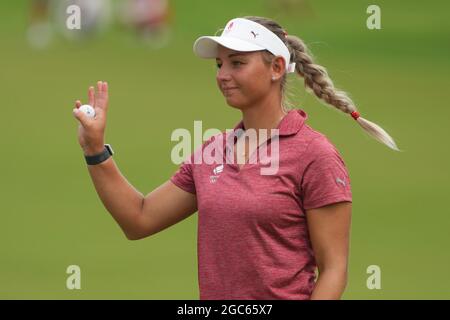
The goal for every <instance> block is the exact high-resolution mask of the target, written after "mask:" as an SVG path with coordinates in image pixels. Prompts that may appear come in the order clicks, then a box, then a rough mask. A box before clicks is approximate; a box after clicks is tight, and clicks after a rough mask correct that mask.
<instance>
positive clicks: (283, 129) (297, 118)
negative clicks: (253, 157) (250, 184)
mask: <svg viewBox="0 0 450 320" xmlns="http://www.w3.org/2000/svg"><path fill="white" fill-rule="evenodd" d="M306 119H308V114H307V113H306V112H305V111H304V110H302V109H292V110H289V111H288V113H287V114H286V115H285V116H284V117H283V119H281V121H280V123H279V124H278V126H277V129H278V130H279V131H278V136H280V137H281V136H289V135H293V134H296V133H297V132H298V131H299V130H300V129H301V128H302V127H303V124H304V123H305V121H306ZM238 129H242V131H241V132H240V134H243V132H244V131H243V130H244V121H243V120H241V121H239V123H238V124H237V125H236V126H235V127H234V129H233V131H232V132H231V133H230V135H228V133H227V134H226V135H225V136H226V143H225V146H224V149H225V152H224V154H223V158H224V161H225V159H226V157H231V150H232V148H233V145H234V144H235V143H236V141H237V139H238V138H239V136H240V134H239V132H238V133H236V132H235V131H236V130H238Z"/></svg>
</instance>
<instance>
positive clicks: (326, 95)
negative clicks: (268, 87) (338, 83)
mask: <svg viewBox="0 0 450 320" xmlns="http://www.w3.org/2000/svg"><path fill="white" fill-rule="evenodd" d="M244 18H245V19H248V20H252V21H254V22H257V23H259V24H261V25H263V26H264V27H266V28H267V29H269V30H271V31H272V32H273V33H275V34H276V35H277V36H278V37H279V38H280V39H281V40H282V41H283V42H284V43H285V44H286V46H287V47H288V49H289V52H290V53H291V62H295V63H296V65H295V69H296V71H297V73H298V74H299V75H300V76H301V77H302V78H304V81H305V88H306V90H307V91H309V92H313V93H314V94H315V95H316V96H317V97H318V98H319V99H321V100H323V101H325V102H326V103H328V104H329V105H332V106H334V107H335V108H337V109H339V110H341V111H342V112H344V113H348V114H350V115H351V116H352V117H353V118H354V119H355V120H356V121H357V122H358V124H359V125H360V126H361V127H362V128H363V129H364V130H365V131H366V132H367V133H368V134H369V135H370V136H372V137H373V138H374V139H375V140H377V141H379V142H381V143H383V144H385V145H387V146H388V147H389V148H391V149H393V150H396V151H401V150H399V149H398V147H397V145H396V144H395V142H394V139H392V137H391V136H390V135H389V134H388V133H387V132H386V131H385V130H384V129H383V128H381V127H380V126H378V125H377V124H375V123H373V122H371V121H369V120H367V119H364V118H363V117H361V116H359V113H358V112H357V110H356V106H355V104H354V102H353V101H352V99H350V97H349V96H348V95H347V93H345V92H344V91H340V90H337V89H336V88H335V87H334V84H333V81H332V80H331V78H330V77H329V75H328V72H327V70H326V69H325V68H324V67H322V66H320V65H318V64H315V63H314V61H313V58H312V54H311V53H310V52H309V50H308V48H307V46H306V45H305V43H304V42H303V41H302V40H301V39H300V38H298V37H296V36H292V35H288V34H287V33H286V31H285V30H283V28H282V27H281V26H280V25H279V24H278V23H276V22H275V21H273V20H270V19H267V18H263V17H255V16H247V17H244ZM263 57H265V60H266V62H271V60H272V59H273V55H272V54H271V53H270V52H268V51H267V52H265V54H264V55H263ZM286 84H287V80H286V74H285V75H284V76H283V79H282V81H281V90H282V93H283V97H285V95H286V94H285V91H286V90H285V87H286Z"/></svg>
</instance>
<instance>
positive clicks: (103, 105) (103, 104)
mask: <svg viewBox="0 0 450 320" xmlns="http://www.w3.org/2000/svg"><path fill="white" fill-rule="evenodd" d="M95 99H96V100H95V102H96V107H97V108H99V109H101V110H102V111H106V109H107V107H108V84H107V83H106V82H103V81H99V82H97V94H96V96H95Z"/></svg>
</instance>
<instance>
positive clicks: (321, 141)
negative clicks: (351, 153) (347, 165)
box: [302, 125, 342, 162]
mask: <svg viewBox="0 0 450 320" xmlns="http://www.w3.org/2000/svg"><path fill="white" fill-rule="evenodd" d="M302 131H303V134H304V135H305V137H306V141H305V148H304V152H303V157H304V158H305V159H307V160H309V161H308V162H312V161H317V160H320V159H324V158H328V157H334V158H337V159H339V160H341V161H342V157H341V154H340V152H339V150H338V149H337V147H336V146H335V145H334V143H333V142H332V141H331V140H330V139H329V138H328V137H327V136H326V135H325V134H323V133H321V132H319V131H317V130H315V129H313V128H311V127H310V126H308V125H305V126H304V128H303V130H302Z"/></svg>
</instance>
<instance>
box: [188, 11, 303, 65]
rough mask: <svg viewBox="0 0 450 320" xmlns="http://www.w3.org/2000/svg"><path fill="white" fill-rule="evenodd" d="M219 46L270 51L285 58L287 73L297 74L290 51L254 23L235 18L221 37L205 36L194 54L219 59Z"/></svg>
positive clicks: (262, 27)
mask: <svg viewBox="0 0 450 320" xmlns="http://www.w3.org/2000/svg"><path fill="white" fill-rule="evenodd" d="M219 44H220V45H222V46H224V47H226V48H228V49H232V50H235V51H244V52H249V51H261V50H268V51H269V52H271V53H272V54H273V55H275V56H281V57H283V59H284V61H285V62H286V72H287V73H291V72H295V62H294V63H289V62H290V56H291V55H290V53H289V49H288V48H287V47H286V45H285V44H284V43H283V41H282V40H281V39H280V38H279V37H278V36H277V35H276V34H275V33H273V32H272V31H270V30H269V29H267V28H266V27H264V26H263V25H261V24H259V23H256V22H254V21H251V20H248V19H243V18H235V19H232V20H230V21H228V23H227V25H226V26H225V29H224V30H223V32H222V34H221V35H220V37H216V36H203V37H200V38H198V39H197V40H196V41H195V43H194V53H195V54H196V55H197V56H198V57H200V58H206V59H211V58H217V56H218V47H219Z"/></svg>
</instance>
